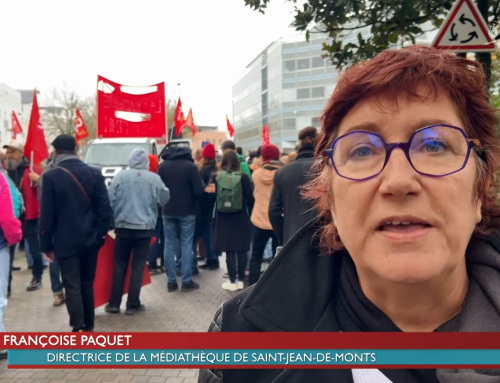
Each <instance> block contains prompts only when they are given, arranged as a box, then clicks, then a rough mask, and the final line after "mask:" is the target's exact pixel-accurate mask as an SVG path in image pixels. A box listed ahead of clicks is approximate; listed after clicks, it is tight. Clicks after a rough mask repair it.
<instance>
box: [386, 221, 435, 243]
mask: <svg viewBox="0 0 500 383" xmlns="http://www.w3.org/2000/svg"><path fill="white" fill-rule="evenodd" d="M431 229H432V227H431V226H430V225H426V224H421V223H411V224H408V225H390V224H389V225H383V226H381V227H380V228H379V230H378V232H380V233H381V234H382V235H383V236H384V237H385V238H387V239H389V240H392V241H398V242H406V241H414V240H416V239H419V238H421V237H423V236H425V235H426V234H427V233H428V232H429V231H430V230H431Z"/></svg>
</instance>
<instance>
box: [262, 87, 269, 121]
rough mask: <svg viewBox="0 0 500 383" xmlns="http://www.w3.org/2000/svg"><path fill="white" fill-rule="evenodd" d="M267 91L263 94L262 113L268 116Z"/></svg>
mask: <svg viewBox="0 0 500 383" xmlns="http://www.w3.org/2000/svg"><path fill="white" fill-rule="evenodd" d="M267 105H268V104H267V93H264V94H263V95H262V115H263V116H266V115H267V113H268V108H267Z"/></svg>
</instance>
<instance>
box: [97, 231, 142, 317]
mask: <svg viewBox="0 0 500 383" xmlns="http://www.w3.org/2000/svg"><path fill="white" fill-rule="evenodd" d="M114 250H115V240H114V239H113V238H111V237H110V236H109V235H107V236H106V242H105V243H104V246H103V247H101V250H100V251H99V258H98V259H97V270H96V275H95V282H94V306H95V307H99V306H102V305H104V304H106V303H108V302H109V297H110V296H111V286H112V284H113V271H114V268H115V261H114V257H113V255H114ZM131 273H132V257H130V262H129V265H128V269H127V276H126V277H125V286H124V288H123V294H127V293H128V285H129V283H130V275H131ZM150 283H151V276H150V275H149V272H148V268H147V267H145V268H144V279H143V281H142V285H143V286H145V285H149V284H150Z"/></svg>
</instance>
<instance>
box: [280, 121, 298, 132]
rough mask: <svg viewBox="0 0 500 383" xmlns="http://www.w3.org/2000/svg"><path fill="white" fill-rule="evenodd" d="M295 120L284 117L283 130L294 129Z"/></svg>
mask: <svg viewBox="0 0 500 383" xmlns="http://www.w3.org/2000/svg"><path fill="white" fill-rule="evenodd" d="M296 126H297V122H296V121H295V118H285V119H284V120H283V129H284V130H296Z"/></svg>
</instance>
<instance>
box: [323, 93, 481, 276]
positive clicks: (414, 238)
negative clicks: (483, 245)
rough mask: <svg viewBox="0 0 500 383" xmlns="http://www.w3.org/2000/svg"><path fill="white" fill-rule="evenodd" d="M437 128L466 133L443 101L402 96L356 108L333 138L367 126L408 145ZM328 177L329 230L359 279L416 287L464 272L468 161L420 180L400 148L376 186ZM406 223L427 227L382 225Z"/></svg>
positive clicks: (469, 208) (469, 213)
mask: <svg viewBox="0 0 500 383" xmlns="http://www.w3.org/2000/svg"><path fill="white" fill-rule="evenodd" d="M437 123H447V124H449V125H454V126H457V127H459V128H462V129H464V126H463V123H462V121H461V119H460V118H459V116H458V114H457V113H456V111H455V108H454V107H453V105H452V103H451V101H450V100H449V98H447V97H445V96H438V97H436V99H428V100H427V101H422V100H417V99H413V98H412V99H410V98H408V97H406V96H401V97H399V98H398V99H397V103H395V100H394V98H387V97H378V98H376V99H375V98H372V99H367V100H365V101H363V102H360V103H359V104H358V105H357V106H356V107H355V108H354V109H353V110H352V111H351V112H350V114H348V115H347V116H346V117H345V118H344V119H343V121H342V123H341V124H340V126H339V131H338V136H341V135H342V134H345V133H346V132H347V131H348V130H351V129H352V128H354V127H356V126H360V125H367V124H370V125H371V127H372V128H371V130H373V131H374V133H378V134H380V135H381V136H382V137H383V138H384V140H385V142H386V143H393V142H407V141H408V140H409V139H410V137H411V135H412V133H413V132H414V131H415V130H417V129H419V128H423V127H425V126H429V125H432V124H437ZM356 130H358V129H356ZM359 130H366V129H359ZM470 138H475V137H470ZM331 174H332V179H331V190H332V192H333V201H332V206H331V209H332V214H333V216H334V220H335V225H336V227H337V230H338V232H339V235H340V238H341V239H342V242H343V244H344V246H345V247H346V249H347V250H348V251H349V253H350V254H351V256H352V258H353V260H354V263H355V264H356V269H357V271H358V275H359V277H360V279H362V278H370V279H372V280H382V281H392V282H398V283H420V282H426V281H429V280H432V279H435V278H439V277H440V276H443V275H446V274H449V273H452V272H453V271H454V270H456V269H457V268H458V267H459V266H460V265H464V255H465V250H466V247H467V244H468V242H469V240H470V237H471V235H472V232H473V230H474V227H475V225H476V224H477V223H478V222H479V221H480V220H481V212H480V211H481V208H480V206H479V203H477V202H476V198H475V197H474V184H475V179H476V164H475V160H474V156H473V155H472V154H471V156H470V158H469V161H468V163H467V166H466V167H465V168H464V169H463V170H461V171H459V172H458V173H455V174H451V175H448V176H445V177H441V178H433V177H428V176H422V175H420V174H418V173H417V172H416V171H415V170H413V168H412V167H411V165H410V163H409V162H408V160H407V158H406V156H405V154H404V152H403V150H401V149H395V150H394V151H393V152H392V154H391V157H390V160H389V162H388V164H387V166H386V167H385V169H384V170H383V172H382V173H381V174H380V175H379V176H378V177H375V178H374V179H371V180H368V181H363V182H359V181H351V180H348V179H345V178H342V177H340V176H338V174H337V173H336V172H335V171H334V170H332V172H331ZM410 220H411V221H417V222H418V221H423V222H425V225H420V224H418V225H408V226H407V227H400V226H396V225H392V226H385V227H384V226H383V225H382V226H381V223H386V222H388V221H391V222H393V223H394V222H395V223H396V224H397V222H398V221H406V222H408V221H410Z"/></svg>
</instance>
